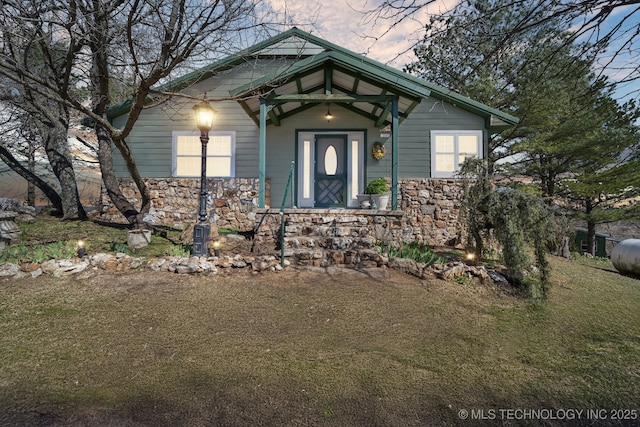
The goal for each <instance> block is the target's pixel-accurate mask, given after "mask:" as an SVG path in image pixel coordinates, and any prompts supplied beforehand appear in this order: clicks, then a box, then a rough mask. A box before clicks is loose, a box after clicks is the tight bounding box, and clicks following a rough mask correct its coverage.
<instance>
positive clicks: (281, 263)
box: [280, 162, 296, 267]
mask: <svg viewBox="0 0 640 427" xmlns="http://www.w3.org/2000/svg"><path fill="white" fill-rule="evenodd" d="M295 164H296V163H295V162H291V166H290V167H289V177H288V178H287V186H286V187H285V188H284V196H283V197H282V204H281V205H280V265H281V266H282V267H284V203H285V202H286V200H287V194H288V193H289V187H290V186H291V180H292V178H293V170H294V167H295ZM291 196H292V198H293V193H292V194H291Z"/></svg>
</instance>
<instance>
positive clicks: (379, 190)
mask: <svg viewBox="0 0 640 427" xmlns="http://www.w3.org/2000/svg"><path fill="white" fill-rule="evenodd" d="M388 190H389V185H388V184H387V181H386V180H385V179H384V178H376V179H374V180H373V181H371V182H369V184H368V185H367V188H365V190H364V192H365V194H384V193H386V192H387V191H388Z"/></svg>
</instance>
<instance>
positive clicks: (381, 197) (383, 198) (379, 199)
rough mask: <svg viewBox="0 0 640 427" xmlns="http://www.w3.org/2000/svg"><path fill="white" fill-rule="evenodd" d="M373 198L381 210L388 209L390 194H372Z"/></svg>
mask: <svg viewBox="0 0 640 427" xmlns="http://www.w3.org/2000/svg"><path fill="white" fill-rule="evenodd" d="M371 199H373V201H374V202H375V203H376V206H377V207H378V209H380V210H385V209H387V206H389V195H388V194H372V195H371Z"/></svg>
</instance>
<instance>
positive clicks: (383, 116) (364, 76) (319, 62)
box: [109, 27, 518, 130]
mask: <svg viewBox="0 0 640 427" xmlns="http://www.w3.org/2000/svg"><path fill="white" fill-rule="evenodd" d="M274 56H280V57H289V58H293V59H295V62H294V63H293V65H290V66H289V67H288V68H287V69H286V70H281V71H276V72H274V73H272V74H271V75H267V76H264V77H261V78H259V79H256V80H254V81H252V82H250V83H248V84H246V85H243V86H241V87H238V88H235V89H233V90H231V91H230V95H231V96H235V97H238V98H239V99H241V100H240V101H239V102H240V103H241V105H242V106H243V108H244V109H245V111H246V112H247V114H249V115H250V117H252V118H253V119H254V120H255V121H256V122H257V118H258V112H259V102H260V101H259V97H260V96H261V97H271V98H272V99H275V98H274V97H277V96H278V95H291V94H297V95H301V96H299V97H298V98H297V99H296V100H295V101H294V100H291V101H286V99H285V101H282V102H278V103H277V105H276V107H275V108H274V109H273V112H272V113H271V114H270V121H271V123H273V124H279V123H278V122H279V121H280V120H283V119H285V118H287V117H289V116H291V115H294V114H296V113H297V112H299V111H301V110H304V109H306V108H310V107H311V106H313V105H314V104H315V103H318V102H323V103H327V102H336V103H340V104H341V105H342V106H343V107H345V108H348V109H350V110H353V111H355V112H357V113H359V114H362V115H364V116H366V117H369V118H371V119H372V120H374V121H376V124H377V125H379V126H380V125H383V124H385V123H388V122H389V121H390V119H389V117H388V116H389V109H390V105H389V103H388V102H387V103H385V100H386V99H387V98H388V96H389V95H394V96H397V97H398V107H399V108H398V109H399V116H400V119H401V120H402V119H403V118H405V117H407V116H408V114H409V113H410V112H411V110H413V108H415V106H416V105H417V104H418V103H419V102H420V100H421V99H422V98H426V97H429V96H431V97H433V98H436V99H439V100H443V101H446V102H447V103H450V104H452V105H455V106H457V107H459V108H461V109H463V110H466V111H469V112H471V113H474V114H476V115H479V116H481V117H484V118H485V121H486V123H487V127H489V129H491V130H501V129H504V128H507V127H510V126H513V125H515V124H517V123H518V119H517V118H516V117H514V116H512V115H510V114H507V113H503V112H501V111H499V110H497V109H494V108H491V107H489V106H487V105H484V104H482V103H480V102H477V101H474V100H472V99H471V98H468V97H465V96H462V95H460V94H458V93H455V92H452V91H450V90H448V89H446V88H443V87H441V86H438V85H435V84H432V83H429V82H427V81H425V80H423V79H421V78H418V77H415V76H412V75H410V74H407V73H404V72H402V71H400V70H397V69H395V68H393V67H390V66H387V65H384V64H382V63H380V62H378V61H375V60H372V59H369V58H367V57H365V56H362V55H360V54H357V53H355V52H353V51H350V50H348V49H345V48H343V47H340V46H338V45H336V44H333V43H330V42H328V41H326V40H323V39H321V38H319V37H316V36H314V35H312V34H309V33H307V32H305V31H302V30H300V29H298V28H295V27H294V28H292V29H290V30H287V31H285V32H283V33H280V34H278V35H276V36H274V37H271V38H269V39H267V40H265V41H263V42H260V43H257V44H255V45H254V46H252V47H250V48H248V49H246V50H243V51H241V52H239V53H237V54H235V55H232V56H229V57H227V58H224V59H222V60H220V61H217V62H215V63H213V64H211V65H209V66H206V67H203V68H201V69H199V70H196V71H194V72H191V73H189V74H186V75H184V76H182V77H180V78H178V79H176V80H174V81H172V82H171V83H169V84H167V85H165V87H163V88H162V90H164V91H174V92H177V91H180V90H182V89H184V88H186V87H188V86H190V85H192V84H194V83H197V82H199V81H202V80H206V79H208V78H210V77H212V76H213V75H215V74H217V73H219V72H222V71H225V70H229V69H231V68H233V67H235V66H237V65H239V64H241V63H243V62H246V60H247V59H248V58H259V57H274ZM274 81H277V83H276V85H275V86H276V87H275V88H274V85H273V84H272V83H273V82H274ZM327 95H330V96H328V97H327ZM347 95H352V98H349V97H348V96H347ZM367 97H369V98H367ZM280 99H283V98H280ZM129 108H130V101H125V102H124V103H122V104H119V105H116V106H114V107H112V109H110V114H109V116H110V117H117V116H119V115H122V114H125V113H127V112H128V111H129Z"/></svg>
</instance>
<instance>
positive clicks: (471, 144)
mask: <svg viewBox="0 0 640 427" xmlns="http://www.w3.org/2000/svg"><path fill="white" fill-rule="evenodd" d="M458 152H459V153H460V154H473V155H475V156H477V155H478V137H477V136H476V135H460V136H459V137H458Z"/></svg>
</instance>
